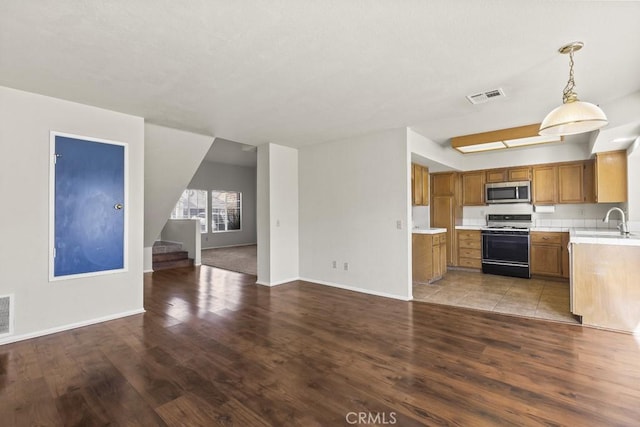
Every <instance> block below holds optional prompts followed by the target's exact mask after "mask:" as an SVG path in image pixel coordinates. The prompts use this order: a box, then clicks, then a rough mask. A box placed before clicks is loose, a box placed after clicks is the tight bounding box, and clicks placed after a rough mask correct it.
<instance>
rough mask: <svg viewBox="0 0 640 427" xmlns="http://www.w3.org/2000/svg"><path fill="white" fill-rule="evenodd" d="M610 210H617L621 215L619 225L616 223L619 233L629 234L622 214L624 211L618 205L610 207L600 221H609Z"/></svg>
mask: <svg viewBox="0 0 640 427" xmlns="http://www.w3.org/2000/svg"><path fill="white" fill-rule="evenodd" d="M612 211H618V212H620V215H621V216H622V222H621V223H620V225H618V229H619V230H620V234H622V235H623V236H624V235H627V234H629V226H628V225H627V219H626V218H625V216H624V211H623V210H622V209H620V208H618V207H614V208H611V209H609V210H608V211H607V215H606V216H605V217H604V219H603V220H602V222H609V214H610V213H611V212H612Z"/></svg>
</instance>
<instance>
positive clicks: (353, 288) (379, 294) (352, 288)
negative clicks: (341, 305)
mask: <svg viewBox="0 0 640 427" xmlns="http://www.w3.org/2000/svg"><path fill="white" fill-rule="evenodd" d="M299 280H304V281H305V282H311V283H317V284H319V285H325V286H331V287H333V288H339V289H345V290H347V291H353V292H360V293H363V294H369V295H375V296H377V297H385V298H392V299H398V300H401V301H411V300H412V299H413V298H412V297H405V296H402V295H394V294H389V293H386V292H380V291H374V290H371V289H365V288H358V287H356V286H347V285H341V284H339V283H333V282H327V281H325V280H317V279H308V278H305V277H301V278H300V279H299Z"/></svg>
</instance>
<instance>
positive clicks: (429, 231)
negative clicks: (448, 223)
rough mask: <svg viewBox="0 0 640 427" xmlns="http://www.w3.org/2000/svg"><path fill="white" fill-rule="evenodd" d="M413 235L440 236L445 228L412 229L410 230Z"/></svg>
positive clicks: (444, 231) (445, 230)
mask: <svg viewBox="0 0 640 427" xmlns="http://www.w3.org/2000/svg"><path fill="white" fill-rule="evenodd" d="M411 232H412V233H414V234H440V233H446V232H447V229H446V228H414V229H412V230H411Z"/></svg>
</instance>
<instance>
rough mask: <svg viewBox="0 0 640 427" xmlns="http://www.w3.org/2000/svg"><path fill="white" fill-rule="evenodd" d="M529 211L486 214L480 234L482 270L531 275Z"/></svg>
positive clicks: (514, 274) (485, 271)
mask: <svg viewBox="0 0 640 427" xmlns="http://www.w3.org/2000/svg"><path fill="white" fill-rule="evenodd" d="M530 226H531V215H530V214H526V215H487V227H485V228H483V229H482V231H481V234H482V272H483V273H489V274H500V275H503V276H514V277H524V278H527V279H529V278H531V271H530V269H529V247H530V241H529V240H530V236H529V227H530Z"/></svg>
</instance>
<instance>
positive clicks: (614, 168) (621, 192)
mask: <svg viewBox="0 0 640 427" xmlns="http://www.w3.org/2000/svg"><path fill="white" fill-rule="evenodd" d="M595 182H596V186H595V187H596V188H595V190H596V191H595V196H596V202H598V203H620V202H626V201H627V152H626V151H625V150H621V151H608V152H605V153H597V154H596V162H595Z"/></svg>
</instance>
